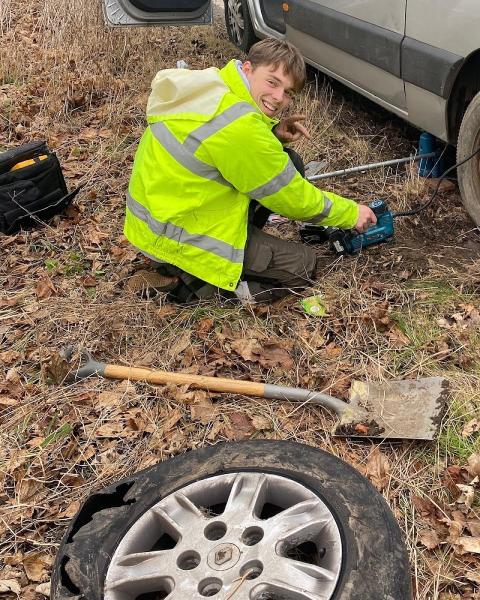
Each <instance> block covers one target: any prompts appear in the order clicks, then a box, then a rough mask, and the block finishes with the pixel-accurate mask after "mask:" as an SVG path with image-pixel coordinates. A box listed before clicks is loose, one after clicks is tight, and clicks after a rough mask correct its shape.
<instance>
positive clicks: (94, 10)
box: [0, 0, 480, 600]
mask: <svg viewBox="0 0 480 600" xmlns="http://www.w3.org/2000/svg"><path fill="white" fill-rule="evenodd" d="M98 5H99V3H94V4H93V5H92V3H91V2H87V1H86V0H74V1H73V2H67V1H66V0H44V1H40V0H29V2H28V3H23V5H22V8H21V10H20V7H19V6H17V4H16V3H13V2H11V1H10V0H3V2H2V3H1V4H0V33H1V34H2V36H3V43H2V47H1V48H0V123H1V127H2V129H1V130H0V146H3V147H5V148H7V147H13V146H15V145H18V144H20V143H23V142H26V141H28V140H31V139H39V138H45V139H47V140H48V141H49V143H50V145H51V146H52V147H53V148H55V149H56V151H57V152H58V154H59V156H60V158H61V162H62V165H63V167H64V170H65V173H66V176H67V178H68V181H69V185H70V186H71V187H72V186H74V185H77V184H78V183H80V182H81V183H83V184H84V186H85V187H84V189H83V191H82V193H81V194H80V196H79V197H78V201H77V202H76V205H77V211H71V212H70V213H69V216H68V218H65V219H62V220H60V219H58V220H57V221H56V222H55V223H54V224H52V225H51V226H49V227H46V228H44V229H39V230H35V231H29V232H25V233H21V234H19V235H17V236H15V237H9V238H7V237H3V238H0V248H1V252H2V261H1V262H0V284H1V286H2V295H1V297H0V343H1V344H2V352H1V355H0V356H1V359H2V361H3V366H2V367H0V369H1V371H0V372H1V378H0V381H1V382H2V383H0V407H1V408H2V409H4V410H3V412H2V414H1V422H0V427H1V435H2V444H1V449H0V465H1V481H2V488H1V489H0V499H1V505H2V508H1V509H0V510H1V517H2V521H1V523H0V531H1V533H2V535H1V538H2V539H3V542H2V546H1V547H2V555H3V557H4V562H5V571H4V576H2V579H13V580H15V581H18V582H19V585H20V587H21V588H22V592H21V593H22V598H26V599H28V598H38V599H39V598H41V597H42V596H41V595H40V594H39V593H36V592H35V591H34V589H35V587H36V586H37V585H38V584H39V583H41V582H45V581H48V579H49V576H50V567H51V563H52V558H53V555H54V552H55V550H56V548H57V547H58V544H59V542H60V539H61V536H62V534H63V532H64V530H65V527H66V525H67V524H68V522H69V519H70V518H71V517H72V516H73V515H74V514H75V512H76V510H77V509H78V506H79V503H80V502H81V501H82V500H83V499H84V498H86V497H87V496H88V495H89V494H90V493H91V492H92V491H93V490H98V489H100V488H102V487H103V486H105V485H107V484H109V483H111V482H113V481H115V480H117V479H119V478H120V477H123V476H125V475H127V474H129V473H133V472H135V471H137V470H139V469H140V468H143V467H146V466H148V465H150V464H154V463H155V462H158V461H159V460H164V459H166V458H168V457H170V456H173V455H175V454H177V453H180V452H184V451H185V450H187V449H190V448H196V447H199V446H202V445H205V444H212V443H216V442H218V441H222V440H223V441H228V440H233V439H237V438H242V437H267V438H272V439H292V440H297V441H299V442H302V443H308V444H311V445H313V446H317V447H321V448H324V449H326V450H328V451H330V452H332V453H334V454H335V455H337V456H340V457H341V458H343V459H344V460H346V461H348V462H349V463H351V464H353V465H354V466H356V467H357V468H358V469H359V470H360V471H361V472H363V473H365V474H366V475H367V476H369V477H370V478H371V479H372V480H373V481H374V483H375V485H377V487H378V489H380V490H381V492H382V493H383V494H384V496H385V498H386V499H387V501H388V502H389V504H390V506H391V507H392V509H393V511H394V512H395V514H396V516H397V518H398V521H399V523H400V525H401V526H402V528H403V530H404V531H405V534H406V540H407V545H408V548H409V552H410V557H411V561H412V575H413V578H414V581H415V586H416V588H415V589H416V592H415V598H418V599H427V598H428V599H430V598H441V599H443V600H447V599H453V598H461V597H462V598H474V597H476V596H475V594H476V593H478V592H477V591H476V590H477V587H478V583H479V581H478V577H477V578H475V576H474V570H475V566H478V562H475V556H474V555H473V554H464V555H461V554H460V553H459V552H458V547H457V546H455V539H454V538H452V537H448V535H449V534H448V531H447V529H448V524H447V525H445V523H441V522H440V521H439V520H438V519H439V518H440V517H441V515H444V516H445V515H446V516H447V517H448V520H449V522H450V521H451V520H452V519H453V516H452V511H453V510H459V511H460V512H461V511H463V512H464V514H465V515H467V516H468V518H469V519H473V520H475V519H478V514H477V513H476V509H475V506H476V505H475V504H474V505H473V507H474V508H473V509H472V508H469V506H468V505H466V504H465V503H463V504H462V502H458V501H459V498H460V496H459V495H456V489H457V488H456V487H455V486H456V485H457V484H460V485H464V484H466V479H465V478H466V477H468V473H467V471H466V461H467V459H468V458H469V456H471V455H472V454H474V453H478V452H479V438H478V434H472V435H468V436H465V435H463V434H462V431H463V428H464V426H465V424H466V423H467V422H468V421H471V420H472V419H478V418H479V411H480V409H479V406H480V378H479V372H480V363H479V359H478V350H477V349H478V341H479V340H478V338H479V324H478V319H477V316H478V308H479V284H480V267H479V265H480V262H479V256H480V248H479V241H478V238H476V237H475V232H474V231H473V230H472V226H471V223H470V222H469V221H468V218H467V217H466V215H465V212H464V210H463V208H462V207H461V204H460V201H459V198H458V194H457V193H456V192H450V193H448V194H447V193H445V194H443V195H441V196H440V197H439V198H438V201H437V203H436V204H435V206H434V207H432V208H431V209H429V210H428V211H427V213H426V214H422V216H421V217H414V218H409V219H405V220H404V221H402V222H400V223H399V224H398V227H397V238H396V243H395V245H386V246H381V247H377V248H374V249H371V250H370V251H369V252H367V253H365V254H363V255H361V256H360V257H356V258H347V259H335V258H333V257H332V256H331V255H330V254H329V253H328V251H327V250H326V249H325V248H319V265H320V267H319V273H318V282H317V283H316V284H314V285H313V287H312V289H311V290H309V291H308V292H306V294H313V293H322V294H323V295H324V298H325V301H326V303H327V305H328V307H329V311H328V316H327V317H326V318H323V319H315V318H311V317H307V316H306V315H305V314H304V313H303V312H302V311H301V309H300V307H299V304H298V298H296V297H293V298H291V299H288V300H286V301H283V302H281V303H278V304H277V305H274V306H270V307H256V308H255V309H250V310H245V309H242V308H239V307H230V306H225V305H220V304H215V303H208V304H201V305H198V306H196V307H185V308H179V307H172V306H170V305H168V304H166V303H165V300H164V298H162V297H160V298H156V299H151V300H149V301H140V300H139V299H138V298H136V297H135V296H132V295H129V294H128V293H127V292H126V290H125V289H124V284H125V281H126V280H127V279H128V277H129V276H130V275H131V274H132V273H133V272H134V271H135V270H137V269H138V268H142V267H144V266H145V265H144V262H143V261H142V260H141V259H140V258H139V257H138V256H137V255H136V253H135V252H133V250H132V249H131V248H130V247H129V245H128V244H127V243H126V241H125V239H124V238H123V236H122V233H121V231H122V213H123V193H124V190H125V188H126V185H127V181H128V176H129V171H130V168H131V163H132V159H133V154H134V151H135V147H136V144H137V142H138V139H139V138H140V135H141V133H142V130H143V127H144V120H143V115H144V106H145V102H146V98H147V94H148V89H149V85H150V81H151V79H152V77H153V75H154V73H155V72H156V71H157V70H158V69H160V68H165V67H172V66H175V64H176V61H177V60H179V59H184V60H186V61H187V62H188V63H189V64H190V66H192V67H195V68H203V67H206V66H210V65H212V64H214V65H217V66H221V65H222V64H224V62H226V61H227V60H229V59H230V58H232V57H234V56H236V53H235V50H234V48H233V47H232V46H230V45H229V43H228V42H227V41H226V38H225V33H224V31H223V26H222V23H221V22H220V21H217V24H216V25H215V27H214V29H209V28H190V29H183V28H182V29H181V28H163V29H161V28H158V29H136V30H130V29H128V30H109V29H106V28H105V27H104V25H103V21H102V18H101V12H100V9H99V7H98ZM67 7H68V10H67ZM356 104H357V101H356V100H355V98H352V97H351V95H348V94H346V95H344V96H342V95H341V94H340V93H339V91H338V90H337V89H336V90H332V87H331V85H330V84H329V83H328V82H325V81H323V79H322V80H318V81H317V82H312V83H311V84H310V85H309V86H308V88H307V90H306V92H305V94H304V95H302V97H301V98H300V99H299V102H298V105H297V106H296V107H295V110H296V111H297V110H298V111H300V112H302V111H303V112H305V114H306V115H307V122H308V125H309V128H310V130H311V132H312V136H313V142H312V143H311V144H307V143H306V142H301V143H299V144H298V147H297V149H298V150H299V151H300V152H301V153H302V154H303V156H304V157H305V159H306V160H311V159H317V160H318V159H326V160H327V161H328V164H329V167H328V168H329V170H334V169H339V168H343V167H348V166H353V165H355V164H360V163H367V162H373V161H379V160H386V159H390V158H396V157H399V156H407V155H408V154H409V153H410V152H412V150H413V149H414V142H415V140H414V136H413V134H411V132H410V131H409V130H406V129H405V128H402V126H401V125H400V124H398V123H392V122H391V121H390V119H387V120H382V119H379V117H378V116H377V115H375V114H374V115H372V114H369V113H363V112H360V111H359V110H358V107H357V106H356ZM426 185H427V184H426V183H425V182H424V181H422V180H420V179H419V178H418V176H417V175H416V172H415V170H414V169H412V168H407V169H405V168H404V167H402V168H398V169H394V170H379V171H374V172H370V173H368V174H358V175H355V176H354V177H350V178H348V179H344V180H342V179H337V180H329V181H328V182H325V183H324V186H325V188H327V189H332V190H334V191H336V192H337V193H342V194H343V195H346V196H350V197H352V198H356V199H362V200H364V201H369V200H372V199H373V198H376V197H386V198H387V199H388V201H389V203H390V204H391V206H392V207H393V208H394V209H404V208H408V207H410V206H412V204H415V203H416V202H418V201H420V200H422V199H423V198H424V197H425V196H426V195H427V193H428V190H427V188H426ZM277 233H278V234H279V235H285V236H288V237H291V238H296V236H297V230H296V226H295V225H292V224H286V225H281V226H279V227H278V228H277ZM475 311H476V312H475ZM252 340H253V341H255V343H256V344H258V347H260V348H262V349H263V350H262V351H263V353H264V356H268V353H269V352H273V350H272V348H273V349H274V351H275V352H278V353H280V354H279V355H280V356H282V357H283V359H284V360H285V357H288V360H289V361H292V364H293V365H294V366H293V368H283V367H282V364H283V365H284V364H285V362H284V363H282V361H280V362H278V361H277V362H275V360H273V359H272V361H271V362H269V363H268V362H264V363H263V364H262V363H261V362H260V361H259V360H258V359H252V358H251V356H252V355H249V354H248V344H250V343H251V342H252ZM67 343H68V344H71V343H73V344H76V345H78V346H81V347H85V348H88V349H90V350H91V351H92V352H94V353H95V355H96V357H97V358H99V359H101V360H105V361H110V362H114V363H120V364H130V365H145V366H149V367H158V368H164V369H171V370H177V371H178V370H184V371H187V372H193V373H200V374H209V375H219V376H230V377H235V378H240V379H252V380H256V381H268V382H270V383H280V384H283V385H294V386H301V387H308V388H311V389H317V390H323V391H327V392H329V393H331V394H334V395H335V394H336V395H338V396H340V397H346V396H347V394H348V388H349V387H350V383H351V380H352V379H353V378H355V379H376V380H384V379H390V378H397V377H398V378H402V377H416V376H426V375H435V374H441V375H445V376H447V377H448V378H449V380H450V381H451V386H452V404H451V406H450V408H449V411H448V412H447V415H446V417H445V420H444V422H443V423H442V428H441V435H440V437H439V439H438V441H437V443H436V444H414V443H399V444H382V445H381V446H380V448H381V453H380V454H378V453H377V451H376V446H375V445H371V444H369V443H357V442H353V441H351V440H339V439H336V438H332V437H331V435H330V433H329V432H330V429H331V426H332V424H333V421H332V419H331V417H330V416H329V415H327V414H326V413H325V412H322V411H321V410H318V409H313V408H311V407H308V406H295V405H292V404H289V403H276V402H266V401H264V400H260V399H252V398H245V397H238V396H231V395H224V396H218V397H215V396H211V395H209V394H206V393H203V392H193V391H191V390H186V389H177V388H172V387H167V388H158V387H153V386H149V385H146V384H139V383H125V382H111V381H104V380H99V379H94V378H91V379H89V380H88V381H84V382H78V383H75V384H70V385H67V384H65V383H64V384H61V385H57V384H55V382H54V380H55V368H54V366H55V364H56V365H57V373H56V374H57V376H58V375H59V372H58V370H59V369H61V367H62V365H61V361H59V359H58V352H59V350H60V349H61V348H62V347H63V346H64V345H66V344H67ZM242 348H243V349H242ZM269 348H270V350H268V349H269ZM246 356H247V357H248V356H250V358H245V357H246ZM52 361H53V366H52ZM55 361H56V362H55ZM47 367H48V368H47ZM52 371H53V373H52ZM379 465H381V467H382V469H383V475H382V476H381V477H380V479H378V469H379ZM452 467H454V470H453V471H452V469H451V468H452ZM449 468H450V471H449V470H448V469H449ZM455 469H456V470H455ZM446 473H447V475H448V477H447V475H446ZM470 480H471V477H470ZM477 493H478V492H477ZM415 498H420V499H423V500H425V501H426V499H429V500H431V501H432V502H435V503H436V504H437V505H438V507H440V508H439V509H438V510H439V512H438V514H437V515H436V516H432V515H433V513H432V512H431V511H430V512H428V510H427V509H426V508H425V507H424V508H425V509H424V510H423V511H422V510H421V509H420V508H418V506H419V504H418V501H416V502H417V504H415V503H414V500H415ZM456 501H457V504H455V502H456ZM441 527H443V529H442V530H441V531H440V534H439V535H440V537H441V544H440V545H439V546H438V547H436V548H434V549H432V550H426V548H425V545H424V544H423V543H422V541H421V537H420V536H421V534H422V532H425V531H427V530H430V529H432V528H433V529H435V528H436V529H439V528H441ZM455 549H456V550H457V552H456V551H455ZM29 561H30V562H29ZM29 564H35V565H36V567H37V570H36V571H33V570H32V568H31V567H29V566H28V565H29ZM39 565H40V566H39Z"/></svg>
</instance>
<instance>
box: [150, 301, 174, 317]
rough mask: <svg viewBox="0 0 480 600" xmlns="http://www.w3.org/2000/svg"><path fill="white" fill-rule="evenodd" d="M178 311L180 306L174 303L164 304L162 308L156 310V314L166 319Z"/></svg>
mask: <svg viewBox="0 0 480 600" xmlns="http://www.w3.org/2000/svg"><path fill="white" fill-rule="evenodd" d="M177 313H178V308H177V307H176V306H175V305H174V304H164V305H163V306H162V307H161V308H159V309H158V310H157V311H155V315H156V316H157V317H159V318H160V319H166V318H168V317H171V316H173V315H176V314H177Z"/></svg>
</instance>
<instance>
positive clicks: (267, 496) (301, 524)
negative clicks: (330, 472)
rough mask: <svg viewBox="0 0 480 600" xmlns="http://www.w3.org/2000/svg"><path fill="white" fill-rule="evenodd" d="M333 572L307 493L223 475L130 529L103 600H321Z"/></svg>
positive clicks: (272, 481)
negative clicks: (232, 598)
mask: <svg viewBox="0 0 480 600" xmlns="http://www.w3.org/2000/svg"><path fill="white" fill-rule="evenodd" d="M341 565H342V542H341V536H340V531H339V529H338V525H337V522H336V520H335V518H334V515H333V514H332V512H331V511H330V510H329V508H328V507H327V506H326V505H325V503H324V502H323V501H322V500H321V499H320V498H319V497H318V496H317V495H316V494H314V493H313V492H312V491H311V490H310V489H309V488H307V487H306V486H304V485H302V484H301V483H299V482H297V481H294V480H291V479H288V478H286V477H281V476H278V475H273V474H265V473H252V472H240V473H228V474H224V475H218V476H215V477H210V478H207V479H203V480H201V481H197V482H195V483H192V484H190V485H188V486H186V487H184V488H182V489H180V490H178V491H176V492H174V493H172V494H169V495H168V496H166V497H165V498H164V499H162V500H161V501H159V502H158V503H157V504H155V505H154V506H152V507H151V508H150V509H149V510H147V512H146V513H144V514H143V515H142V516H141V517H140V519H138V520H137V521H136V522H135V523H134V525H133V526H132V527H131V528H130V529H129V531H128V532H127V533H126V535H125V536H124V537H123V538H122V540H121V541H120V544H119V545H118V547H117V549H116V551H115V553H114V555H113V557H112V560H111V563H110V565H109V568H108V571H107V576H106V581H105V590H104V591H105V600H159V599H164V598H165V599H167V598H168V600H180V599H182V600H184V599H185V598H189V600H190V599H191V600H194V599H195V600H203V599H204V598H206V597H213V598H217V599H218V600H220V599H222V600H226V599H227V598H230V597H231V596H232V595H233V597H234V600H247V599H248V600H327V599H329V598H331V597H332V595H333V593H334V590H335V587H336V585H337V582H338V578H339V575H340V570H341Z"/></svg>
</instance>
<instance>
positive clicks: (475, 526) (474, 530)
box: [466, 519, 480, 538]
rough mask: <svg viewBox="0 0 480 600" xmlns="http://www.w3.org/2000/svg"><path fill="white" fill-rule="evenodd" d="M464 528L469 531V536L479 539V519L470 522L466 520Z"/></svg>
mask: <svg viewBox="0 0 480 600" xmlns="http://www.w3.org/2000/svg"><path fill="white" fill-rule="evenodd" d="M466 526H467V529H468V530H469V531H470V534H471V535H473V537H478V538H480V520H479V519H472V520H469V519H467V522H466Z"/></svg>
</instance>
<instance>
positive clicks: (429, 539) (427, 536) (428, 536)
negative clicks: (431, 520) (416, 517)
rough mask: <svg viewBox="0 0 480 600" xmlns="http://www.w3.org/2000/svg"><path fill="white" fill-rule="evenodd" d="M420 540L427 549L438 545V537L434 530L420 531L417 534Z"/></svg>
mask: <svg viewBox="0 0 480 600" xmlns="http://www.w3.org/2000/svg"><path fill="white" fill-rule="evenodd" d="M418 538H419V540H420V542H421V543H422V544H423V545H424V546H425V548H427V550H433V549H434V548H437V547H438V546H439V545H440V538H439V537H438V534H437V532H436V531H435V530H433V529H430V530H428V531H421V532H420V533H419V534H418Z"/></svg>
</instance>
